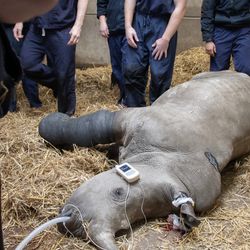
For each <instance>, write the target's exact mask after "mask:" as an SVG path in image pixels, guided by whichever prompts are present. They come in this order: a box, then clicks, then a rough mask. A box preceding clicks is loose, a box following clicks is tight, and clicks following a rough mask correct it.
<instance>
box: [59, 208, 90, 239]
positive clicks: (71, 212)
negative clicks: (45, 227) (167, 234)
mask: <svg viewBox="0 0 250 250" xmlns="http://www.w3.org/2000/svg"><path fill="white" fill-rule="evenodd" d="M60 216H62V217H64V216H67V217H70V219H69V220H68V221H67V222H64V223H59V224H58V231H59V232H60V233H62V234H65V235H67V236H74V237H78V238H81V239H83V240H87V233H86V230H85V229H86V228H87V226H86V224H87V222H86V221H85V220H84V216H83V213H82V212H81V211H80V210H79V209H78V208H77V207H76V206H74V205H70V204H67V205H65V206H64V208H63V209H62V211H61V213H60Z"/></svg>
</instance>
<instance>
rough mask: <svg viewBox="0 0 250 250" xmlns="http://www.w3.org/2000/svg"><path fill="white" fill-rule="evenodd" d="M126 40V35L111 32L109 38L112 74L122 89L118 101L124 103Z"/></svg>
mask: <svg viewBox="0 0 250 250" xmlns="http://www.w3.org/2000/svg"><path fill="white" fill-rule="evenodd" d="M125 42H126V38H125V35H124V34H123V35H113V34H111V35H110V36H109V38H108V45H109V54H110V61H111V66H112V74H113V75H114V77H115V79H116V80H117V83H118V87H119V89H120V97H119V100H118V103H121V104H122V103H123V100H124V98H125V81H124V74H123V61H124V56H125V55H124V53H123V50H122V48H123V46H124V44H125Z"/></svg>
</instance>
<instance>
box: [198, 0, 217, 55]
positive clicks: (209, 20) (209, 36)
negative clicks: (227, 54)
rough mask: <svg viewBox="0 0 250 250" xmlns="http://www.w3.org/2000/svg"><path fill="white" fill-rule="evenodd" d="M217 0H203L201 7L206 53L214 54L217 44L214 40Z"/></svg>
mask: <svg viewBox="0 0 250 250" xmlns="http://www.w3.org/2000/svg"><path fill="white" fill-rule="evenodd" d="M215 8H216V0H203V2H202V7H201V32H202V39H203V41H204V42H205V50H206V53H207V54H209V55H210V56H214V55H215V53H216V46H215V44H214V42H213V33H214V17H215Z"/></svg>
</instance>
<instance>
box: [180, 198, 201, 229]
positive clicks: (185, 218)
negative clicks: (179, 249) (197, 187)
mask: <svg viewBox="0 0 250 250" xmlns="http://www.w3.org/2000/svg"><path fill="white" fill-rule="evenodd" d="M180 217H181V220H182V222H183V223H184V225H185V227H186V228H187V229H188V231H189V230H191V229H192V228H193V227H197V226H198V225H199V224H200V220H199V219H198V218H197V217H196V215H195V213H194V207H193V206H192V204H191V203H190V202H187V203H184V204H182V205H181V209H180Z"/></svg>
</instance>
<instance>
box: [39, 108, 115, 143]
mask: <svg viewBox="0 0 250 250" xmlns="http://www.w3.org/2000/svg"><path fill="white" fill-rule="evenodd" d="M114 116H115V112H110V111H106V110H101V111H98V112H95V113H92V114H89V115H85V116H81V117H79V118H70V117H69V116H68V115H66V114H63V113H52V114H50V115H48V116H46V117H45V118H43V119H42V121H41V122H40V124H39V134H40V136H41V137H43V138H44V139H45V140H47V141H48V142H50V143H51V144H53V145H54V146H56V147H63V146H66V145H68V146H69V145H72V144H76V145H78V146H82V147H91V146H94V145H97V144H107V143H112V142H115V132H114V128H113V121H114Z"/></svg>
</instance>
